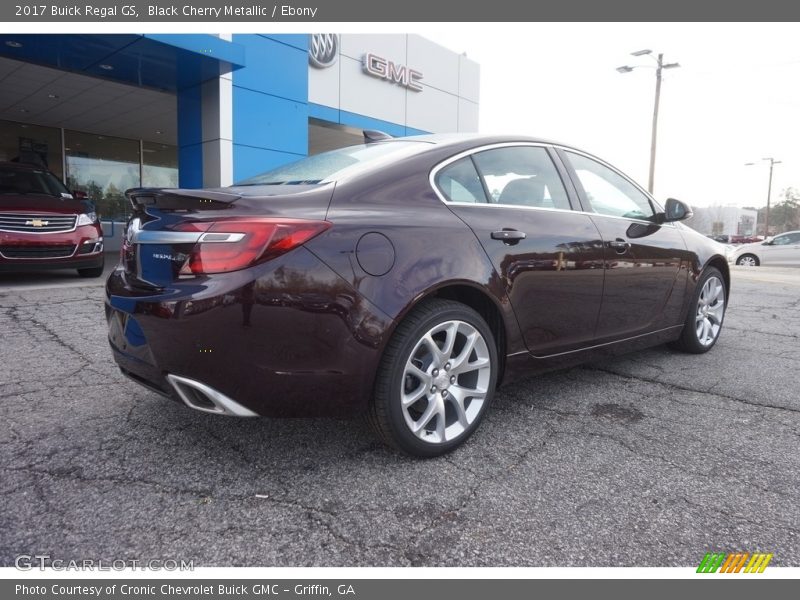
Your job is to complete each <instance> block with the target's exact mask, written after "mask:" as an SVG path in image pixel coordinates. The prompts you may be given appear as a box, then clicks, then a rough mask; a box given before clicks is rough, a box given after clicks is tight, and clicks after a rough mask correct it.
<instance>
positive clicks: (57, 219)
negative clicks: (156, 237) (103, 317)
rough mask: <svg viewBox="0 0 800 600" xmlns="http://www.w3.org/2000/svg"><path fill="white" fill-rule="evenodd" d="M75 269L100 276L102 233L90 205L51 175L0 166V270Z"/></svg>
mask: <svg viewBox="0 0 800 600" xmlns="http://www.w3.org/2000/svg"><path fill="white" fill-rule="evenodd" d="M39 269H77V270H78V274H79V275H81V276H82V277H100V275H102V274H103V230H102V229H101V228H100V222H99V221H98V220H97V214H96V213H95V211H94V208H93V207H92V206H91V204H90V203H87V202H86V201H85V200H80V199H78V198H75V197H74V196H73V194H71V193H70V192H69V191H68V190H67V188H66V187H64V184H63V183H61V181H60V180H59V179H58V178H57V177H56V176H55V175H53V174H52V173H50V172H49V171H47V170H46V169H44V168H41V167H37V166H34V165H28V164H23V163H14V162H0V271H34V270H39Z"/></svg>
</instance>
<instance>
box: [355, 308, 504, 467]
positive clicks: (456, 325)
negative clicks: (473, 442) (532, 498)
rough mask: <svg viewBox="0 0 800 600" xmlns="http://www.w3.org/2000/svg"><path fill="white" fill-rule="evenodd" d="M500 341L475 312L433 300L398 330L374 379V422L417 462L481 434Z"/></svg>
mask: <svg viewBox="0 0 800 600" xmlns="http://www.w3.org/2000/svg"><path fill="white" fill-rule="evenodd" d="M497 356H498V355H497V348H496V346H495V341H494V336H493V335H492V332H491V330H490V329H489V326H488V325H487V324H486V321H484V319H483V318H482V317H481V316H480V315H479V314H478V313H477V312H475V311H474V310H473V309H471V308H469V307H468V306H465V305H463V304H460V303H458V302H453V301H449V300H438V299H436V300H429V301H426V302H424V303H423V304H421V305H420V306H419V307H417V308H416V309H414V310H413V311H412V312H411V313H410V314H409V315H408V316H407V317H406V318H405V319H404V320H403V322H402V323H401V324H400V325H399V326H398V328H397V330H396V331H395V333H394V335H393V336H392V339H391V340H390V341H389V344H388V345H387V349H386V352H385V354H384V357H383V360H382V362H381V366H380V369H379V372H378V374H377V378H376V384H375V394H374V398H373V401H372V404H371V406H370V412H369V416H370V422H371V423H372V425H373V427H374V428H375V430H376V431H377V433H378V435H379V436H380V437H381V438H382V439H383V440H384V441H385V442H387V443H388V444H389V445H391V446H393V447H395V448H398V449H400V450H402V451H403V452H406V453H408V454H412V455H414V456H423V457H432V456H439V455H441V454H445V453H446V452H449V451H450V450H452V449H454V448H455V447H456V446H458V445H459V444H461V443H463V442H464V441H465V440H466V439H467V438H469V436H471V435H472V433H473V432H474V431H475V429H476V428H477V427H478V424H479V423H480V421H481V419H482V418H483V416H484V414H485V413H486V410H487V409H488V407H489V404H490V403H491V400H492V396H493V394H494V388H495V384H496V382H497V370H498V358H497Z"/></svg>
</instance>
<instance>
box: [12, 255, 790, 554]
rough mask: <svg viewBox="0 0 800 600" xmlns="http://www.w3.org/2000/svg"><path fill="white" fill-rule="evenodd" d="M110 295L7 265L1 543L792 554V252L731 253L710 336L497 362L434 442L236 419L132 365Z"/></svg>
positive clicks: (344, 425) (23, 550) (95, 547)
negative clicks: (483, 409) (400, 449)
mask: <svg viewBox="0 0 800 600" xmlns="http://www.w3.org/2000/svg"><path fill="white" fill-rule="evenodd" d="M7 282H8V280H4V281H3V283H4V284H5V283H7ZM34 283H35V282H34ZM102 297H103V296H102V287H100V286H99V285H97V284H88V285H80V286H78V285H76V286H74V287H60V286H57V287H48V286H47V285H33V286H31V285H26V286H22V287H19V288H14V287H13V286H7V285H4V286H3V287H0V336H2V344H0V364H2V365H3V367H2V370H1V371H0V496H1V497H2V502H0V565H13V561H14V557H15V556H17V555H18V554H39V553H49V554H50V555H51V556H52V557H53V558H60V559H65V560H70V559H76V560H77V559H88V558H94V559H104V560H115V559H138V560H149V559H159V558H161V559H166V558H178V559H181V558H182V559H184V560H189V559H193V560H194V562H195V565H196V566H201V565H202V566H235V565H248V566H312V565H313V566H406V565H414V566H634V565H635V566H694V565H697V564H698V563H699V561H700V559H701V558H702V556H703V554H704V553H705V552H707V551H742V550H744V551H751V552H753V551H762V552H773V553H774V554H775V558H774V559H773V562H772V564H773V565H782V566H800V503H798V490H800V453H798V446H799V445H800V378H798V377H797V368H798V366H799V363H800V343H799V342H800V269H775V268H773V269H769V268H758V269H755V268H754V269H749V270H748V269H742V268H736V269H734V274H733V295H732V298H731V302H730V307H729V312H728V314H727V317H726V322H725V326H724V328H723V332H722V337H721V338H720V341H719V343H718V344H717V346H716V348H714V350H712V351H711V352H710V353H708V354H705V355H702V356H690V355H683V354H679V353H676V352H673V351H671V350H669V349H667V348H665V347H658V348H654V349H651V350H647V351H643V352H638V353H636V354H632V355H628V356H625V357H620V358H614V359H608V360H604V361H602V362H597V363H593V364H588V365H584V366H581V367H577V368H574V369H570V370H566V371H560V372H557V373H551V374H548V375H544V376H538V377H534V378H530V379H528V380H525V381H522V382H518V383H515V384H511V385H509V386H506V387H504V388H502V389H501V390H500V391H499V392H498V394H497V396H496V398H495V402H494V405H493V407H492V410H491V411H490V413H489V414H488V415H487V418H486V419H485V420H484V422H483V424H482V426H481V428H480V429H479V430H478V432H477V433H476V434H475V436H473V438H472V439H471V440H470V441H469V442H468V443H467V444H466V445H464V446H462V447H461V448H460V449H458V450H457V451H455V452H454V453H452V454H451V455H449V456H446V457H443V458H439V459H434V460H415V459H411V458H407V457H403V456H400V455H397V454H395V453H393V452H391V451H389V450H387V449H386V448H384V447H383V446H382V445H381V444H380V443H379V442H377V441H376V438H375V437H374V436H373V435H372V433H371V432H370V430H369V429H368V427H367V426H366V425H365V424H364V423H363V422H361V421H359V420H354V421H336V420H314V419H304V420H267V419H257V420H249V419H242V420H237V419H233V418H225V417H217V416H213V415H206V414H202V413H198V412H194V411H190V410H188V409H186V408H183V407H182V406H180V405H178V404H176V403H173V402H170V401H168V400H165V399H163V398H161V397H159V396H157V395H155V394H153V393H151V392H149V391H147V390H145V389H143V388H140V387H139V386H137V385H135V384H133V383H131V382H129V381H127V380H126V379H124V378H123V377H122V376H121V375H119V373H118V372H117V369H116V368H115V366H114V364H113V362H112V360H111V356H110V353H109V351H108V349H107V343H106V339H105V335H106V328H105V322H104V317H103V306H102Z"/></svg>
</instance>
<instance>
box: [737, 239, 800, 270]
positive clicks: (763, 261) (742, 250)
mask: <svg viewBox="0 0 800 600" xmlns="http://www.w3.org/2000/svg"><path fill="white" fill-rule="evenodd" d="M733 262H735V263H736V264H737V265H741V266H744V267H757V266H759V265H778V266H781V265H783V266H789V265H795V266H800V231H787V232H786V233H781V234H780V235H776V236H775V237H773V238H770V239H768V240H766V241H764V242H756V243H752V244H744V245H743V246H739V247H738V248H737V249H736V251H735V252H734V253H733Z"/></svg>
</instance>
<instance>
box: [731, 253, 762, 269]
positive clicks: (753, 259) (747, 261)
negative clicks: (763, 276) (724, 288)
mask: <svg viewBox="0 0 800 600" xmlns="http://www.w3.org/2000/svg"><path fill="white" fill-rule="evenodd" d="M736 264H737V265H739V266H742V267H757V266H758V265H759V264H760V261H759V260H758V257H757V256H756V255H755V254H742V255H741V256H740V257H739V258H737V259H736Z"/></svg>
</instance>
